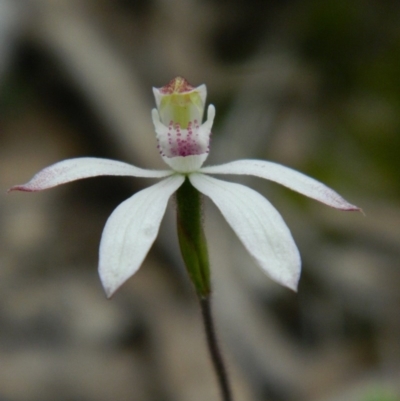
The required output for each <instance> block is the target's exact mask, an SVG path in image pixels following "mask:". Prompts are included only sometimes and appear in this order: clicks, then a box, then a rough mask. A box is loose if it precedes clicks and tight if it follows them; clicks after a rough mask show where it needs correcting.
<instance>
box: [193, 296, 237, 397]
mask: <svg viewBox="0 0 400 401" xmlns="http://www.w3.org/2000/svg"><path fill="white" fill-rule="evenodd" d="M199 301H200V307H201V313H202V317H203V323H204V330H205V332H206V337H207V344H208V349H209V352H210V356H211V360H212V363H213V365H214V369H215V373H216V375H217V378H218V383H219V386H220V389H221V393H222V400H223V401H233V398H232V392H231V387H230V384H229V378H228V374H227V371H226V368H225V364H224V360H223V358H222V354H221V351H220V349H219V346H218V341H217V335H216V332H215V327H214V321H213V317H212V312H211V296H210V295H208V296H207V297H202V298H200V297H199Z"/></svg>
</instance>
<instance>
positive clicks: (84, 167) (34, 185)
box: [9, 157, 173, 192]
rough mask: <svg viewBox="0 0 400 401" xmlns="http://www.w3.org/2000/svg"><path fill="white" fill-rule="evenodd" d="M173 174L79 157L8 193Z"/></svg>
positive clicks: (64, 162) (110, 161) (51, 167)
mask: <svg viewBox="0 0 400 401" xmlns="http://www.w3.org/2000/svg"><path fill="white" fill-rule="evenodd" d="M171 174H173V171H170V170H146V169H142V168H139V167H135V166H132V165H131V164H128V163H123V162H120V161H116V160H110V159H99V158H96V157H79V158H76V159H68V160H63V161H61V162H58V163H56V164H53V165H51V166H49V167H46V168H45V169H43V170H42V171H39V172H38V173H37V174H36V175H35V176H34V177H33V178H32V179H31V180H30V181H29V182H28V183H26V184H22V185H15V186H13V187H12V188H10V189H9V191H26V192H35V191H42V190H43V189H48V188H53V187H55V186H57V185H60V184H66V183H68V182H71V181H76V180H81V179H82V178H90V177H97V176H102V175H118V176H133V177H148V178H162V177H167V176H169V175H171Z"/></svg>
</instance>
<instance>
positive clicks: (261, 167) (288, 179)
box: [200, 160, 361, 211]
mask: <svg viewBox="0 0 400 401" xmlns="http://www.w3.org/2000/svg"><path fill="white" fill-rule="evenodd" d="M200 172H202V173H207V174H243V175H254V176H256V177H260V178H265V179H267V180H271V181H274V182H277V183H278V184H281V185H284V186H286V187H288V188H290V189H292V190H293V191H297V192H299V193H301V194H303V195H306V196H308V197H309V198H312V199H315V200H317V201H320V202H322V203H325V204H326V205H328V206H331V207H334V208H336V209H341V210H346V211H356V210H361V209H360V208H358V207H357V206H354V205H352V204H351V203H349V202H347V201H346V200H345V199H343V198H342V197H341V196H340V195H339V194H338V193H337V192H335V191H333V190H332V189H330V188H328V187H327V186H326V185H324V184H322V183H321V182H319V181H317V180H314V179H313V178H311V177H308V176H307V175H305V174H303V173H300V172H298V171H296V170H293V169H291V168H289V167H285V166H282V165H280V164H277V163H273V162H268V161H263V160H237V161H233V162H230V163H226V164H221V165H219V166H210V167H203V168H202V169H200Z"/></svg>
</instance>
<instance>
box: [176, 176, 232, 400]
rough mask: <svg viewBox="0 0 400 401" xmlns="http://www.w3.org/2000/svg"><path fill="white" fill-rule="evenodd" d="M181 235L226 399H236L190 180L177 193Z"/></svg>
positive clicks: (199, 213)
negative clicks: (219, 335)
mask: <svg viewBox="0 0 400 401" xmlns="http://www.w3.org/2000/svg"><path fill="white" fill-rule="evenodd" d="M176 201H177V223H178V238H179V245H180V248H181V252H182V257H183V260H184V262H185V265H186V269H187V271H188V273H189V276H190V279H191V281H192V283H193V285H194V287H195V289H196V292H197V296H198V298H199V302H200V308H201V312H202V317H203V324H204V330H205V333H206V338H207V345H208V349H209V352H210V357H211V360H212V363H213V365H214V369H215V373H216V375H217V378H218V383H219V386H220V389H221V394H222V399H223V401H232V395H231V391H230V385H229V378H228V374H227V372H226V369H225V365H224V362H223V358H222V354H221V351H220V350H219V347H218V341H217V336H216V332H215V327H214V322H213V318H212V313H211V283H210V265H209V260H208V251H207V243H206V239H205V235H204V231H203V225H202V199H201V194H200V193H199V192H198V191H197V189H196V188H194V187H193V186H192V184H191V183H190V181H189V180H188V179H186V180H185V182H184V183H183V184H182V186H181V187H180V188H179V189H178V191H177V193H176Z"/></svg>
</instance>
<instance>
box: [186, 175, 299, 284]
mask: <svg viewBox="0 0 400 401" xmlns="http://www.w3.org/2000/svg"><path fill="white" fill-rule="evenodd" d="M189 179H190V182H191V183H192V185H193V186H194V187H195V188H196V189H197V190H199V191H200V192H201V193H203V194H204V195H206V196H208V197H210V198H211V200H212V201H213V202H214V203H215V204H216V205H217V207H218V208H219V209H220V211H221V213H222V215H223V216H224V217H225V219H226V221H227V222H228V223H229V225H230V226H231V227H232V229H233V231H235V233H236V234H237V236H238V237H239V239H240V240H241V241H242V243H243V245H244V246H245V248H246V249H247V250H248V252H249V253H250V255H251V256H252V257H253V258H254V259H255V261H256V263H257V264H258V265H259V266H260V267H261V268H262V269H263V270H264V271H265V272H266V273H267V274H268V275H269V276H270V277H271V278H272V279H273V280H275V281H277V282H278V283H279V284H282V285H284V286H286V287H289V288H291V289H292V290H294V291H296V290H297V284H298V281H299V277H300V271H301V260H300V255H299V251H298V249H297V246H296V244H295V243H294V240H293V238H292V235H291V233H290V231H289V229H288V227H287V226H286V224H285V222H284V221H283V219H282V217H281V215H280V214H279V213H278V212H277V210H276V209H275V208H274V207H273V206H272V205H271V204H270V203H269V202H268V201H267V200H266V199H265V198H264V197H263V196H261V195H260V194H259V193H258V192H256V191H254V190H252V189H250V188H248V187H245V186H243V185H240V184H234V183H230V182H226V181H221V180H217V179H216V178H212V177H208V176H206V175H203V174H191V175H190V176H189Z"/></svg>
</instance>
